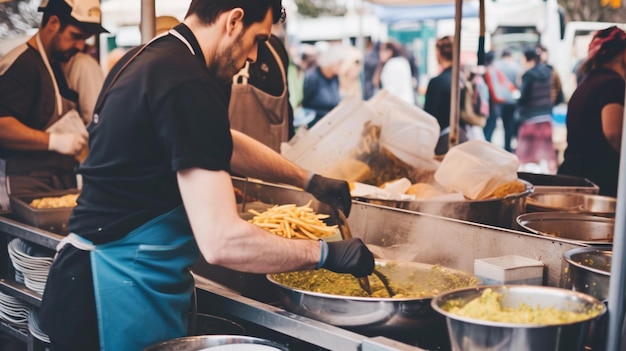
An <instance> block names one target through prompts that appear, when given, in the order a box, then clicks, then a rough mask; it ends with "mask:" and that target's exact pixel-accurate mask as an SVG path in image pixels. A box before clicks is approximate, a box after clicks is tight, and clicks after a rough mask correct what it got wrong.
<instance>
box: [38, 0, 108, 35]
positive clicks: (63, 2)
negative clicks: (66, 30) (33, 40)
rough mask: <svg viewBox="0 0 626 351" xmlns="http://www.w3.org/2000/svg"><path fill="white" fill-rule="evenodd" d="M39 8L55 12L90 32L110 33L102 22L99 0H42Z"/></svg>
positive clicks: (43, 10) (46, 11)
mask: <svg viewBox="0 0 626 351" xmlns="http://www.w3.org/2000/svg"><path fill="white" fill-rule="evenodd" d="M38 10H39V11H40V12H43V13H46V14H53V15H56V16H58V17H59V18H60V19H62V20H64V21H67V22H68V23H70V24H72V25H75V26H77V27H79V28H81V29H83V30H85V31H87V32H89V33H92V34H99V33H108V32H109V31H107V30H106V29H104V28H103V27H102V25H101V24H100V21H101V17H102V16H101V12H100V1H99V0H42V1H41V5H40V6H39V8H38Z"/></svg>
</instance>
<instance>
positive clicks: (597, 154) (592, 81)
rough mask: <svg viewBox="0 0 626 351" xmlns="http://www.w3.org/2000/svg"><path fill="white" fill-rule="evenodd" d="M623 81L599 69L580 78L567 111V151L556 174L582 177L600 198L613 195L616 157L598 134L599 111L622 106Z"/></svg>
mask: <svg viewBox="0 0 626 351" xmlns="http://www.w3.org/2000/svg"><path fill="white" fill-rule="evenodd" d="M624 89H625V84H624V79H623V78H622V77H621V76H620V75H619V74H618V73H616V72H614V71H612V70H609V69H606V68H599V69H597V70H595V71H593V72H592V73H590V74H589V75H588V76H586V77H585V78H583V80H582V81H581V82H580V84H579V85H578V87H577V88H576V91H574V94H572V97H571V98H570V100H569V104H568V107H567V122H566V123H567V149H566V150H565V155H564V156H565V158H564V161H563V164H562V165H561V167H560V168H559V174H567V175H572V176H578V177H584V178H587V179H589V180H591V181H592V182H594V183H595V184H596V185H598V186H599V187H600V193H601V194H603V195H611V196H616V195H617V179H618V174H619V153H618V152H617V151H616V150H615V149H613V148H612V147H611V145H610V144H609V142H608V141H607V140H606V137H605V136H604V133H603V132H602V108H604V106H606V105H608V104H611V103H617V104H620V105H624Z"/></svg>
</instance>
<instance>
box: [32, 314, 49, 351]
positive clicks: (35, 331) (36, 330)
mask: <svg viewBox="0 0 626 351" xmlns="http://www.w3.org/2000/svg"><path fill="white" fill-rule="evenodd" d="M37 311H38V310H37V309H35V308H32V309H31V310H30V317H29V318H28V331H30V333H31V334H32V335H33V336H34V337H35V338H37V339H39V340H41V341H43V342H45V343H48V344H49V343H50V338H49V337H48V335H47V334H46V333H44V332H43V331H42V330H41V327H40V326H39V317H38V316H37Z"/></svg>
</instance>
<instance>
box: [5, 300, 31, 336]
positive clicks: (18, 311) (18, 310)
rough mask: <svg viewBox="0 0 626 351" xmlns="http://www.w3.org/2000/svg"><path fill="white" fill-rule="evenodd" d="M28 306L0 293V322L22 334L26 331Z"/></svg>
mask: <svg viewBox="0 0 626 351" xmlns="http://www.w3.org/2000/svg"><path fill="white" fill-rule="evenodd" d="M28 315H29V309H28V305H27V304H26V303H25V302H23V301H21V300H19V299H17V298H15V297H13V296H9V295H7V294H4V293H2V292H0V320H2V321H4V322H6V323H8V324H9V325H10V326H12V327H14V328H17V329H19V330H21V331H23V332H26V331H27V330H28V317H29V316H28Z"/></svg>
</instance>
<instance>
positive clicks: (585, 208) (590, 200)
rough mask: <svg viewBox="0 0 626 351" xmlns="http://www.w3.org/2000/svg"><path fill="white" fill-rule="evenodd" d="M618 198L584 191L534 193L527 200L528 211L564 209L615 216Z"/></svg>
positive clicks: (565, 210) (572, 211) (564, 210)
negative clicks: (584, 192) (583, 192)
mask: <svg viewBox="0 0 626 351" xmlns="http://www.w3.org/2000/svg"><path fill="white" fill-rule="evenodd" d="M616 203H617V201H616V198H614V197H611V196H602V195H591V194H582V193H543V194H533V195H531V196H529V197H528V199H527V200H526V212H545V211H563V212H571V213H580V214H587V215H595V216H603V217H615V206H616Z"/></svg>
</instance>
